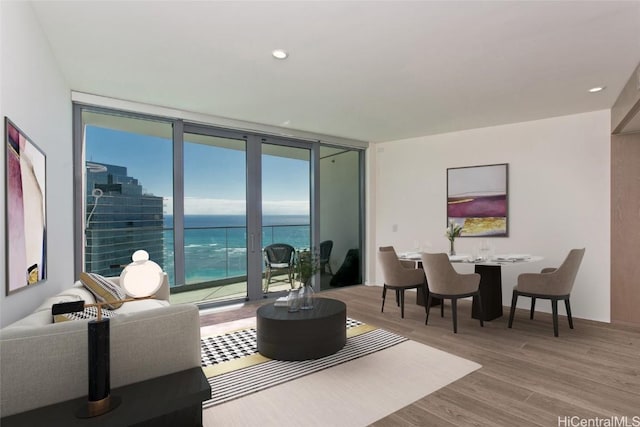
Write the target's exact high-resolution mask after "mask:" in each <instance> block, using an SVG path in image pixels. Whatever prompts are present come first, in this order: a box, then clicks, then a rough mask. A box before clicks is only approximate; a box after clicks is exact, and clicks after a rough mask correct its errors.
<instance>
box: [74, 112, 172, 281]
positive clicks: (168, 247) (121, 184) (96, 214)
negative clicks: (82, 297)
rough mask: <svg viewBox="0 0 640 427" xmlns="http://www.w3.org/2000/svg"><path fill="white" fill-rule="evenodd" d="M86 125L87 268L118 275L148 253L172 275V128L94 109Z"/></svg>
mask: <svg viewBox="0 0 640 427" xmlns="http://www.w3.org/2000/svg"><path fill="white" fill-rule="evenodd" d="M82 122H83V129H84V141H85V143H84V147H83V148H84V156H83V157H84V159H83V170H84V189H83V190H82V195H83V201H84V215H83V218H82V219H83V221H84V226H83V230H82V232H83V236H84V239H83V242H84V263H83V264H84V266H83V267H84V269H85V270H86V271H92V272H96V273H99V274H102V275H105V276H116V275H119V274H120V273H121V271H122V267H123V266H124V265H127V264H129V263H130V262H131V254H132V253H133V252H134V251H135V250H137V249H145V250H146V251H147V252H148V253H149V256H150V259H152V260H153V261H155V262H156V263H158V264H159V265H160V266H162V268H163V269H164V270H165V271H166V272H167V273H168V274H169V276H172V275H173V241H172V236H171V234H172V233H171V232H172V230H171V221H170V213H171V211H170V207H168V206H167V204H168V202H169V203H170V201H171V200H172V198H173V197H172V195H173V190H172V189H173V179H172V175H171V170H172V164H173V160H172V147H173V144H172V128H171V124H170V123H167V122H161V121H154V120H149V119H144V118H137V117H123V116H118V115H112V114H99V113H94V112H91V111H84V112H83V113H82Z"/></svg>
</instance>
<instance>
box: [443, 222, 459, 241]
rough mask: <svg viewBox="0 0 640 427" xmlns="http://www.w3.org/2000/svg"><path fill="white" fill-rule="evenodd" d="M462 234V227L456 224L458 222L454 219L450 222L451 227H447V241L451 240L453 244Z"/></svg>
mask: <svg viewBox="0 0 640 427" xmlns="http://www.w3.org/2000/svg"><path fill="white" fill-rule="evenodd" d="M460 233H462V226H460V225H458V224H456V222H455V221H454V220H452V219H450V220H449V226H448V227H447V233H446V236H447V239H449V241H451V242H453V241H454V240H455V239H456V237H458V236H460Z"/></svg>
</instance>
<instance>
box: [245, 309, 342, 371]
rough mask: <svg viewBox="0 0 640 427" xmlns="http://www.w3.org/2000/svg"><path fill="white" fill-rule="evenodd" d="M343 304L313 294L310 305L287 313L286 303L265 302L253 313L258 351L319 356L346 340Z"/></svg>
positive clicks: (278, 355)
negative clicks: (315, 296)
mask: <svg viewBox="0 0 640 427" xmlns="http://www.w3.org/2000/svg"><path fill="white" fill-rule="evenodd" d="M346 322H347V306H346V304H345V303H343V302H342V301H338V300H335V299H330V298H315V300H314V303H313V308H312V309H310V310H300V311H297V312H294V313H289V312H288V311H287V307H275V306H274V305H273V303H270V304H265V305H263V306H262V307H260V308H259V309H258V311H257V313H256V342H257V346H258V352H259V353H260V354H262V355H263V356H265V357H268V358H270V359H276V360H307V359H319V358H321V357H324V356H328V355H330V354H333V353H335V352H337V351H338V350H340V349H341V348H342V347H344V345H345V344H346V342H347V327H346Z"/></svg>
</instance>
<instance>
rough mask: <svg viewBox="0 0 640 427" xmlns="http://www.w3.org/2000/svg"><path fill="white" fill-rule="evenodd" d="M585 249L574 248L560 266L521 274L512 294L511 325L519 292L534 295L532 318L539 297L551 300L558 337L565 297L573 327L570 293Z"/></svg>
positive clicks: (571, 326) (555, 331)
mask: <svg viewBox="0 0 640 427" xmlns="http://www.w3.org/2000/svg"><path fill="white" fill-rule="evenodd" d="M584 251H585V249H584V248H582V249H572V250H571V251H570V252H569V255H567V258H566V259H565V260H564V262H563V263H562V265H561V266H560V267H558V268H544V269H542V271H541V272H540V273H523V274H521V275H519V276H518V284H517V285H516V286H514V288H513V298H512V299H511V312H510V314H509V328H511V327H512V326H513V317H514V315H515V312H516V303H517V302H518V296H520V295H522V296H525V297H530V298H531V313H530V315H529V318H530V319H533V312H534V311H535V306H536V299H537V298H543V299H549V300H551V311H552V315H553V335H554V336H556V337H557V336H558V300H564V305H565V308H566V309H567V319H568V320H569V327H570V328H571V329H573V319H572V318H571V305H570V304H569V297H570V295H571V289H572V288H573V283H574V282H575V280H576V275H577V274H578V268H579V267H580V263H581V262H582V257H584Z"/></svg>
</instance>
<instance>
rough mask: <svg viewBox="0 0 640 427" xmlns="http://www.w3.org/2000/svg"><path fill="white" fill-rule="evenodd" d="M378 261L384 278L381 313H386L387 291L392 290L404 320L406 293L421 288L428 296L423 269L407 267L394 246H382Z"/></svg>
mask: <svg viewBox="0 0 640 427" xmlns="http://www.w3.org/2000/svg"><path fill="white" fill-rule="evenodd" d="M378 261H379V262H380V267H381V268H382V275H383V277H384V286H383V288H382V309H381V310H380V312H381V313H382V312H384V301H385V298H386V296H387V289H391V290H395V291H396V304H397V305H399V306H400V317H402V318H404V291H405V290H407V289H419V288H421V289H422V290H423V292H424V294H425V295H426V294H427V285H426V283H425V280H424V272H423V271H422V269H418V268H407V267H405V266H404V265H403V264H402V263H401V262H400V260H399V259H398V255H397V254H396V251H395V250H394V249H393V246H381V247H380V249H379V250H378Z"/></svg>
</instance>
